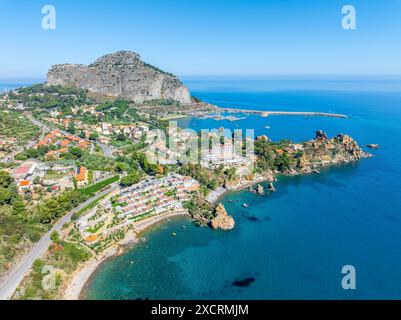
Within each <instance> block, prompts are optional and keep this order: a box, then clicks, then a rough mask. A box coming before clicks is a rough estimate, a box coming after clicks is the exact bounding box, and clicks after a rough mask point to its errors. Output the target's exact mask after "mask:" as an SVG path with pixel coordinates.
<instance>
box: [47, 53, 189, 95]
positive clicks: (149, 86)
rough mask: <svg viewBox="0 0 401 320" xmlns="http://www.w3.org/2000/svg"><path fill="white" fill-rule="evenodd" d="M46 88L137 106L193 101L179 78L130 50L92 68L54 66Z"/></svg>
mask: <svg viewBox="0 0 401 320" xmlns="http://www.w3.org/2000/svg"><path fill="white" fill-rule="evenodd" d="M46 85H54V86H57V85H59V86H62V87H72V88H77V89H84V90H87V91H88V92H89V93H90V94H93V95H99V96H107V97H113V98H123V99H128V100H132V101H134V102H137V103H141V102H144V101H148V100H158V99H163V100H174V101H177V102H180V103H191V102H192V99H191V96H190V93H189V91H188V89H187V88H186V87H185V86H184V85H183V84H182V82H181V81H180V80H179V79H178V78H177V77H175V76H174V75H172V74H171V73H168V72H165V71H162V70H160V69H159V68H157V67H154V66H152V65H150V64H147V63H145V62H143V61H142V60H141V59H140V56H139V55H138V54H137V53H134V52H130V51H118V52H116V53H113V54H107V55H105V56H103V57H100V58H99V59H97V60H96V61H95V62H94V63H92V64H90V65H83V64H58V65H54V66H52V67H51V69H50V70H49V72H48V74H47V82H46Z"/></svg>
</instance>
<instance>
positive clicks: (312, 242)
mask: <svg viewBox="0 0 401 320" xmlns="http://www.w3.org/2000/svg"><path fill="white" fill-rule="evenodd" d="M187 84H188V85H189V87H190V88H191V89H192V92H193V93H194V95H196V96H198V97H200V98H202V99H204V100H206V101H210V102H213V103H215V104H217V105H220V106H227V107H228V106H230V107H241V108H253V109H258V108H260V109H270V110H273V109H274V110H294V111H322V112H335V113H344V114H347V115H348V116H349V117H350V118H349V119H336V118H322V117H312V118H310V117H309V118H305V117H296V116H272V117H268V118H260V117H257V116H251V117H248V118H247V119H244V120H241V121H238V122H228V121H217V122H216V121H214V120H200V119H184V120H182V121H180V125H181V126H184V127H191V128H194V129H201V128H218V127H221V126H224V127H227V128H229V127H231V128H233V129H236V128H244V129H245V128H254V129H255V131H256V134H267V135H268V136H269V137H270V138H271V139H273V140H278V139H281V138H288V139H292V140H294V141H298V140H305V139H311V138H313V136H314V132H315V131H316V130H318V129H322V130H324V131H326V132H327V133H328V135H334V134H337V133H340V132H342V133H347V134H350V135H351V136H353V137H354V138H355V139H357V141H358V142H359V143H360V145H365V144H366V143H378V144H380V149H378V150H373V151H372V153H374V155H375V156H374V157H373V158H370V159H364V160H361V161H359V162H355V163H351V164H347V165H342V166H338V167H335V168H330V169H325V170H323V171H322V172H321V173H320V174H315V175H308V176H302V177H291V178H289V177H283V178H280V179H279V182H278V183H277V184H276V187H277V190H278V191H277V192H276V193H273V194H269V195H264V196H257V195H255V194H251V193H249V192H248V191H241V192H238V193H231V194H228V195H227V196H225V197H224V199H223V200H222V202H223V203H224V204H225V206H226V208H227V210H228V212H229V213H230V214H232V215H233V216H234V218H235V220H236V228H235V229H234V230H232V231H229V232H223V231H212V230H210V229H208V228H199V227H196V226H194V225H193V224H192V223H191V221H190V220H189V219H185V218H175V219H172V220H171V221H169V222H164V223H162V224H161V225H159V226H157V227H154V228H152V229H151V230H150V231H148V232H146V233H145V234H144V237H145V238H146V241H144V242H143V243H142V244H140V245H139V246H138V247H136V248H135V249H133V250H131V251H129V252H128V253H126V254H124V255H123V256H120V257H116V258H113V259H112V260H110V261H108V262H107V263H105V264H103V265H102V266H101V268H100V269H99V270H98V272H97V273H96V275H95V276H94V277H93V278H92V280H91V281H90V283H89V285H88V288H87V290H86V292H85V298H87V299H140V298H150V299H361V298H362V299H365V298H366V299H384V298H389V299H394V298H398V299H400V298H401V247H400V243H401V201H400V199H401V182H400V181H401V162H400V159H401V148H400V144H401V143H400V140H401V89H400V85H399V84H400V83H399V82H397V81H394V82H391V81H390V82H387V83H384V82H377V83H376V84H375V82H374V81H371V82H369V84H367V83H364V82H358V81H357V80H356V81H355V82H352V83H347V82H341V81H336V82H330V83H325V84H324V86H323V87H322V85H321V84H320V83H319V82H309V83H306V84H305V83H298V82H283V83H282V84H281V88H280V86H279V85H277V84H276V87H274V90H271V87H269V85H268V84H269V83H263V82H255V81H252V82H250V81H234V82H232V81H231V82H230V81H226V80H221V81H215V82H210V81H207V80H204V81H188V83H187ZM255 88H256V89H255ZM375 88H377V91H375V90H374V89H375ZM237 125H238V126H237ZM265 126H269V127H270V129H266V128H265ZM244 202H246V203H249V204H250V208H243V207H242V204H243V203H244ZM172 232H175V233H176V234H177V236H176V237H172V236H171V233H172ZM348 264H351V265H353V266H354V267H355V268H356V272H357V277H356V286H357V289H356V290H348V291H346V290H343V289H342V288H341V279H342V276H343V275H342V274H341V268H342V266H344V265H348ZM247 278H252V279H254V281H253V282H250V283H248V284H247V286H238V284H237V285H236V284H235V281H238V280H239V281H240V280H244V279H247Z"/></svg>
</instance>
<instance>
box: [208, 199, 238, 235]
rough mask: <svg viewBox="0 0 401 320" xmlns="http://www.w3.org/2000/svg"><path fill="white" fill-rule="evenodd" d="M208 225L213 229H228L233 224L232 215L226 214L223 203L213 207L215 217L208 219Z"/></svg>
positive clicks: (231, 227) (232, 226)
mask: <svg viewBox="0 0 401 320" xmlns="http://www.w3.org/2000/svg"><path fill="white" fill-rule="evenodd" d="M209 225H210V227H211V228H213V229H222V230H230V229H233V228H234V226H235V221H234V219H233V217H232V216H229V215H228V214H227V211H226V209H225V208H224V205H222V204H221V203H219V204H218V205H217V206H216V208H215V217H214V218H213V219H212V220H210V223H209Z"/></svg>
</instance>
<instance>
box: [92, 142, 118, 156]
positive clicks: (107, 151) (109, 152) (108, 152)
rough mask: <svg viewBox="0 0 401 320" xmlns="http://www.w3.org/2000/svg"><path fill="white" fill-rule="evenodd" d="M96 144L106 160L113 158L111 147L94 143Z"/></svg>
mask: <svg viewBox="0 0 401 320" xmlns="http://www.w3.org/2000/svg"><path fill="white" fill-rule="evenodd" d="M96 144H97V145H98V146H99V147H100V148H101V149H102V151H103V153H104V156H105V157H107V158H115V157H114V156H113V152H114V148H113V147H112V146H108V145H105V144H103V143H100V142H96Z"/></svg>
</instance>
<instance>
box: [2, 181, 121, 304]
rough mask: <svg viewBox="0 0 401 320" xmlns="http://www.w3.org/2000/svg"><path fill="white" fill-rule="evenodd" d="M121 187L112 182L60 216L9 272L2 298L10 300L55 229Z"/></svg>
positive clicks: (58, 228)
mask: <svg viewBox="0 0 401 320" xmlns="http://www.w3.org/2000/svg"><path fill="white" fill-rule="evenodd" d="M118 188H119V186H118V182H115V183H113V184H111V185H110V186H109V187H108V188H107V189H104V190H103V191H100V192H99V193H97V194H96V195H95V196H93V197H92V198H89V199H88V200H86V201H85V202H83V203H82V204H80V205H79V206H78V207H76V208H74V209H72V210H71V211H69V212H68V213H67V214H66V215H65V216H63V217H62V218H60V219H59V220H58V221H57V222H56V223H55V224H54V226H53V227H52V228H51V229H50V231H49V232H47V233H46V234H45V235H44V236H43V237H42V238H41V239H40V240H39V241H38V242H37V243H36V244H35V246H34V247H33V248H32V249H31V251H30V252H29V253H28V254H27V255H26V256H25V257H24V258H23V259H22V260H21V261H20V262H19V263H18V264H17V265H16V266H15V267H14V268H13V269H12V271H10V272H9V273H8V275H7V276H6V278H5V280H4V281H3V282H2V283H1V284H0V300H8V299H10V297H11V296H12V294H13V293H14V291H15V289H17V287H18V285H19V283H20V282H21V280H22V279H23V278H24V276H25V275H26V273H27V272H28V271H29V270H30V268H31V266H32V264H33V262H34V261H35V260H36V259H38V258H39V257H40V256H42V255H43V254H44V253H45V252H46V250H47V248H48V247H49V245H50V244H51V240H50V235H51V233H52V232H53V231H58V232H59V231H60V230H61V228H62V226H63V225H64V224H65V223H67V222H69V221H70V220H71V217H72V215H73V214H74V213H75V212H78V211H79V210H81V209H83V208H84V207H86V206H87V205H89V204H90V203H92V202H93V201H95V200H97V199H99V198H101V197H103V196H104V195H106V194H108V193H110V192H113V191H115V190H117V189H118Z"/></svg>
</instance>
